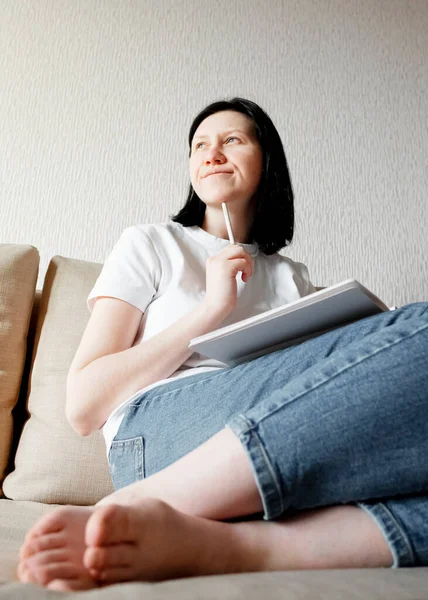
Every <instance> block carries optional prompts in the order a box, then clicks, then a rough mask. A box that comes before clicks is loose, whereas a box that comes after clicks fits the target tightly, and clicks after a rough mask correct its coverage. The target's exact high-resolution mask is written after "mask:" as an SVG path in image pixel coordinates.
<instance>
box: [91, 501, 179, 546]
mask: <svg viewBox="0 0 428 600" xmlns="http://www.w3.org/2000/svg"><path fill="white" fill-rule="evenodd" d="M168 511H171V508H170V507H169V506H168V505H167V504H166V503H165V502H162V501H161V500H158V499H155V498H144V499H142V500H141V502H140V504H139V505H138V507H137V506H122V505H119V504H108V505H105V506H100V507H99V508H97V509H96V510H95V511H94V512H93V513H92V515H91V517H90V518H89V520H88V523H87V525H86V530H85V542H86V545H87V546H105V545H108V544H116V543H126V542H134V541H135V535H136V531H138V532H139V535H140V536H141V526H142V523H147V524H150V522H151V521H153V520H155V519H156V520H159V518H160V517H162V515H164V514H166V513H167V512H168Z"/></svg>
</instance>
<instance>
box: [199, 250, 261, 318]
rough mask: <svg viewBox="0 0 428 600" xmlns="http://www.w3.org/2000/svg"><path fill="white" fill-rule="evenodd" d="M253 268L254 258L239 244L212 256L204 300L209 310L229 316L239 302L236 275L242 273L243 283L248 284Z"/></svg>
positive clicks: (208, 262)
mask: <svg viewBox="0 0 428 600" xmlns="http://www.w3.org/2000/svg"><path fill="white" fill-rule="evenodd" d="M253 268H254V260H253V258H252V257H251V256H250V255H249V254H248V252H246V251H245V250H244V249H243V248H242V246H239V245H237V244H231V245H230V246H226V248H223V250H221V251H220V252H219V253H218V254H216V255H215V256H210V257H209V258H208V260H207V263H206V294H205V298H204V303H205V304H206V305H207V307H208V309H209V310H213V311H216V312H217V311H218V312H220V313H224V314H225V315H226V316H228V315H229V314H230V313H231V312H232V310H233V309H234V308H235V306H236V301H237V292H238V286H237V284H236V275H237V274H238V273H239V271H242V281H243V282H244V283H247V281H248V280H249V278H250V277H251V275H252V274H253ZM226 316H225V318H226Z"/></svg>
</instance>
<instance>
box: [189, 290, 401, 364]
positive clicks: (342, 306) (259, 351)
mask: <svg viewBox="0 0 428 600" xmlns="http://www.w3.org/2000/svg"><path fill="white" fill-rule="evenodd" d="M394 308H395V307H391V308H388V306H387V305H386V304H384V303H383V302H382V300H380V299H379V298H378V297H377V296H375V295H374V294H373V293H372V292H371V291H370V290H368V289H367V288H366V287H364V286H363V285H362V284H361V283H359V282H358V281H356V280H355V279H347V280H346V281H342V282H341V283H337V284H335V285H332V286H330V287H327V288H325V289H324V290H319V291H318V292H314V293H313V294H310V295H309V296H305V297H303V298H300V299H299V300H296V301H294V302H290V303H288V304H285V305H284V306H280V307H278V308H273V309H272V310H268V311H266V312H263V313H261V314H259V315H255V316H254V317H250V318H248V319H244V320H243V321H239V322H238V323H234V324H232V325H227V326H225V327H221V328H220V329H216V330H215V331H212V332H210V333H207V334H205V335H201V336H199V337H196V338H193V339H192V340H190V343H189V349H191V350H193V351H194V352H199V353H200V354H202V355H203V356H207V357H209V358H215V359H217V360H219V361H220V362H223V363H225V364H226V365H229V366H235V365H238V364H240V363H242V362H245V361H248V360H253V359H254V358H257V357H259V356H262V355H263V354H268V353H270V352H274V351H276V350H280V349H281V348H286V347H287V346H291V345H293V344H299V343H302V342H304V341H305V340H307V339H309V338H311V337H315V336H317V335H321V334H322V333H326V332H327V331H331V330H333V329H336V328H337V327H341V326H343V325H346V324H348V323H352V322H354V321H357V320H359V319H363V318H364V317H369V316H371V315H375V314H377V313H381V312H384V311H388V310H393V309H394Z"/></svg>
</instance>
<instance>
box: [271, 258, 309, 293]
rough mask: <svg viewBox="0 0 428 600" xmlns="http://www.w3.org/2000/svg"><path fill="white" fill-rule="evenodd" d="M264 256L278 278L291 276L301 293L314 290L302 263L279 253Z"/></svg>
mask: <svg viewBox="0 0 428 600" xmlns="http://www.w3.org/2000/svg"><path fill="white" fill-rule="evenodd" d="M265 258H266V259H268V261H269V263H270V265H269V266H270V268H271V269H273V270H274V271H275V275H276V276H278V277H280V278H282V277H283V276H288V277H291V278H292V279H293V281H294V282H295V283H296V285H297V287H298V288H299V289H300V290H301V291H302V293H303V295H306V294H311V293H312V292H315V291H316V288H315V287H314V286H313V284H312V283H311V280H310V276H309V270H308V267H307V266H306V265H305V264H304V263H302V262H299V261H297V260H293V259H292V258H290V257H289V256H284V255H282V254H279V253H276V254H271V255H270V256H266V255H265Z"/></svg>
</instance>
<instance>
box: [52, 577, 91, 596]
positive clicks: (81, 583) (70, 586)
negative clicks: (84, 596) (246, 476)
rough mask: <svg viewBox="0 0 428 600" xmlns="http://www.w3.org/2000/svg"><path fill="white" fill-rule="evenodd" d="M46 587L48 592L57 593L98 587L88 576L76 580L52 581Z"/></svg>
mask: <svg viewBox="0 0 428 600" xmlns="http://www.w3.org/2000/svg"><path fill="white" fill-rule="evenodd" d="M46 587H47V589H48V590H55V591H57V592H77V591H82V590H90V589H92V588H95V587H98V584H97V583H96V582H95V581H94V580H93V579H92V578H91V577H89V576H88V577H85V578H82V577H81V578H78V579H54V580H53V581H50V582H49V583H48V585H47V586H46Z"/></svg>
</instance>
